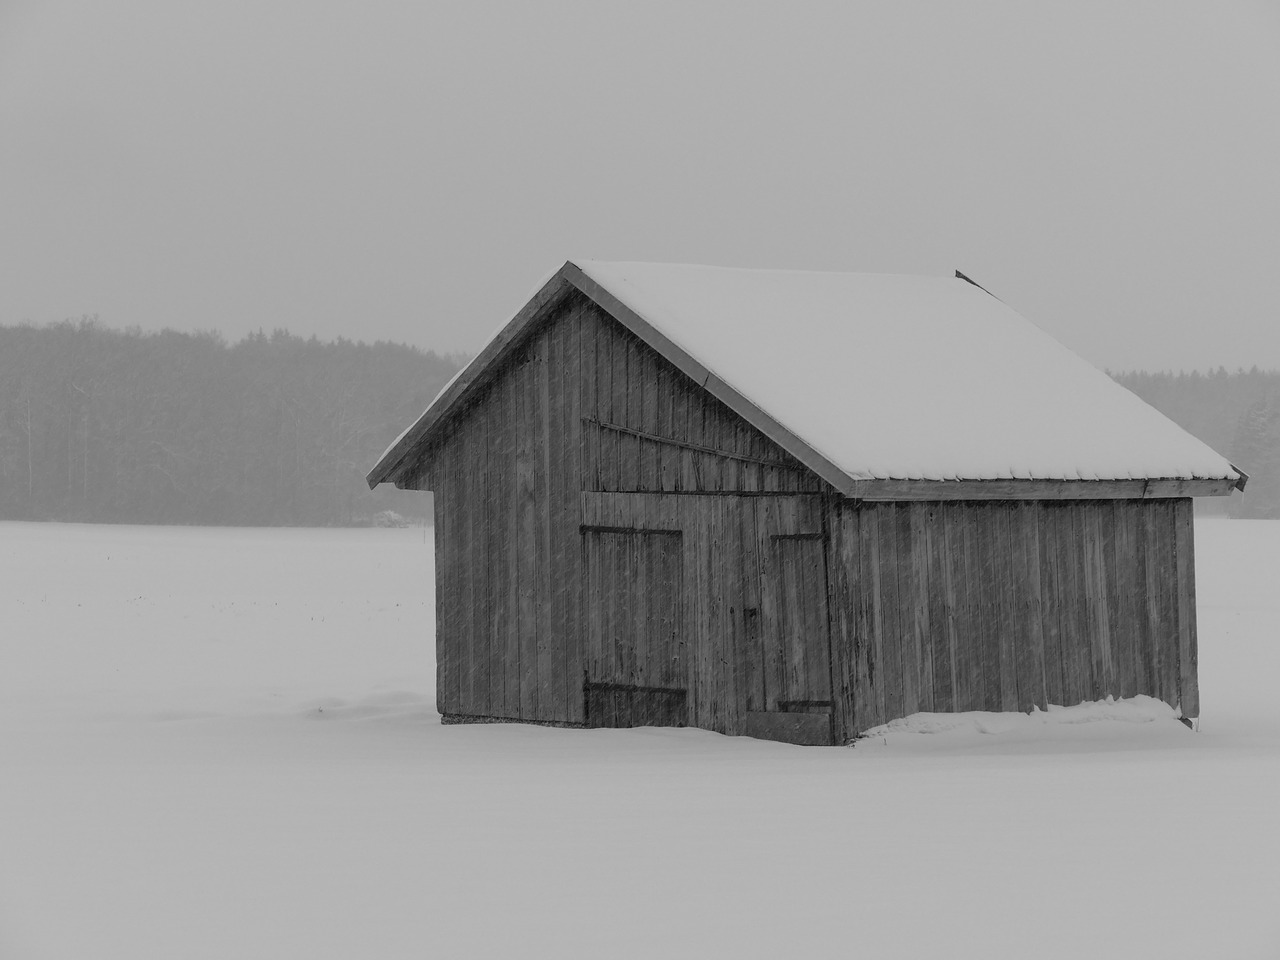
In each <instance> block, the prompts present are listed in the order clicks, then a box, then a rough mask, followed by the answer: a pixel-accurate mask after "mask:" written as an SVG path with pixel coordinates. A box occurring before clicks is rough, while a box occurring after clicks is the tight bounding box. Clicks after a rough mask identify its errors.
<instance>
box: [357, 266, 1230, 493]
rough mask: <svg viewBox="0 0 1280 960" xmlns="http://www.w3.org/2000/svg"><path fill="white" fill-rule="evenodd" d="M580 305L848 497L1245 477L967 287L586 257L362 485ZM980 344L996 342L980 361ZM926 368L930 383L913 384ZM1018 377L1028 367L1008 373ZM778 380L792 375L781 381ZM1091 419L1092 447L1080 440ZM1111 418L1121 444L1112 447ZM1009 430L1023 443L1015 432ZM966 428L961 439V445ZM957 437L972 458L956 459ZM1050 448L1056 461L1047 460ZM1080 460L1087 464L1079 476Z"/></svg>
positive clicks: (1219, 483)
mask: <svg viewBox="0 0 1280 960" xmlns="http://www.w3.org/2000/svg"><path fill="white" fill-rule="evenodd" d="M575 291H579V292H581V293H582V294H584V295H585V296H586V297H588V298H589V299H590V300H591V301H592V302H594V303H595V304H596V305H597V306H599V307H600V308H601V309H602V310H604V311H605V312H606V313H608V314H609V315H610V316H611V317H613V318H614V319H615V320H617V321H618V322H619V323H620V324H621V325H622V326H623V327H625V328H626V329H627V330H629V331H630V332H631V333H633V334H634V335H635V336H636V337H638V338H639V339H640V340H641V341H643V342H644V343H646V344H647V345H648V346H650V347H651V348H652V349H653V350H655V351H656V352H657V353H658V354H660V355H661V356H662V357H664V358H665V359H666V360H667V361H669V362H670V363H671V364H673V365H674V366H675V367H676V368H677V369H679V370H680V371H681V372H683V373H684V374H685V375H686V376H688V377H689V378H690V379H692V380H693V382H694V383H695V384H696V385H697V386H699V387H701V388H702V389H703V390H705V391H706V392H707V393H709V394H711V395H712V396H714V397H715V398H716V399H718V400H719V401H721V402H722V403H724V404H725V405H726V406H727V407H729V409H731V410H733V411H734V412H735V413H737V414H738V415H739V416H741V417H742V418H743V419H744V420H746V421H747V422H748V423H750V424H751V425H752V426H754V427H755V428H757V429H758V430H760V431H761V432H762V433H763V434H764V435H765V436H767V437H769V438H770V439H771V440H772V441H774V442H775V443H777V444H778V446H780V447H781V448H782V449H783V450H785V451H787V452H788V453H789V454H791V455H792V456H794V457H795V458H796V459H797V460H799V461H800V462H801V463H803V464H804V465H805V466H806V467H808V468H809V469H810V470H812V471H813V473H815V474H816V475H817V476H818V477H820V478H822V479H823V480H824V481H826V482H827V483H829V484H830V485H831V486H832V487H833V488H835V489H836V490H838V491H840V492H841V493H842V494H844V495H845V496H847V497H852V498H859V499H868V500H936V499H985V498H997V499H1013V498H1077V497H1099V498H1129V497H1169V496H1193V495H1223V494H1227V493H1230V491H1231V489H1232V488H1233V487H1240V488H1243V482H1244V479H1245V478H1244V475H1243V474H1242V473H1241V472H1240V471H1238V470H1236V469H1235V468H1234V467H1232V466H1231V465H1230V464H1228V463H1227V462H1226V461H1225V460H1223V459H1222V458H1221V457H1219V456H1218V455H1217V454H1215V453H1213V451H1212V450H1210V449H1209V448H1208V447H1206V446H1204V444H1202V443H1200V442H1199V441H1198V440H1195V438H1193V437H1191V436H1190V435H1189V434H1186V433H1185V432H1184V431H1182V430H1181V428H1179V427H1177V426H1176V425H1174V424H1173V423H1172V422H1170V421H1168V420H1167V419H1166V418H1164V417H1163V416H1162V415H1161V414H1159V413H1158V412H1156V411H1155V410H1153V409H1151V408H1150V407H1147V406H1146V405H1145V404H1144V403H1142V401H1140V400H1138V398H1136V397H1134V396H1133V395H1132V394H1130V393H1129V392H1128V391H1126V390H1124V389H1123V388H1121V387H1119V386H1118V385H1116V384H1114V383H1113V382H1112V381H1111V380H1110V378H1107V377H1106V376H1105V375H1104V374H1102V373H1100V372H1099V371H1096V370H1094V369H1093V368H1092V367H1090V366H1089V365H1088V364H1087V363H1085V362H1084V361H1083V360H1081V359H1079V358H1078V357H1076V356H1075V355H1074V354H1071V353H1070V352H1069V351H1067V350H1066V348H1064V347H1061V345H1059V344H1057V343H1056V342H1055V341H1052V340H1051V338H1049V337H1047V336H1046V335H1045V334H1043V333H1041V332H1040V331H1039V330H1037V329H1036V328H1034V327H1033V326H1032V325H1031V324H1029V323H1028V322H1027V321H1026V320H1024V319H1022V318H1021V317H1018V316H1017V314H1015V313H1014V312H1013V311H1012V310H1010V309H1009V308H1008V307H1005V306H1004V305H1003V304H1001V303H1000V302H999V301H997V300H996V299H995V298H994V297H991V296H990V295H989V294H987V293H986V292H985V291H983V290H982V288H980V287H978V286H977V285H976V284H974V283H973V281H971V280H969V278H967V277H963V276H962V275H959V278H958V279H951V278H926V277H897V276H890V275H867V274H861V275H860V274H814V273H801V272H796V271H746V270H731V269H726V268H712V267H689V266H679V265H668V264H615V263H596V262H591V261H582V263H581V265H579V264H575V263H572V262H566V263H565V264H564V266H563V267H561V268H560V270H558V271H557V272H556V273H555V274H554V275H553V276H552V277H551V278H550V279H549V280H548V281H547V282H546V283H545V284H544V285H543V287H542V288H541V289H540V290H539V291H538V293H537V294H535V296H534V297H533V298H532V299H531V300H530V301H529V302H528V303H527V304H526V305H525V306H524V307H523V308H522V309H521V310H520V312H519V313H517V314H516V315H515V317H513V318H512V319H511V321H510V322H509V323H507V324H506V326H504V327H503V328H502V330H500V331H499V332H498V334H497V335H496V336H495V337H494V338H493V339H492V340H491V341H490V342H489V343H488V344H487V345H486V346H485V348H484V349H483V350H482V351H481V352H480V354H479V355H478V356H477V357H476V358H475V359H474V360H473V361H472V362H471V363H470V364H468V365H467V366H466V367H465V368H464V369H463V370H462V371H460V372H459V374H458V375H457V376H456V377H455V378H454V379H453V380H452V381H451V382H450V383H449V384H448V385H447V386H446V387H445V389H444V390H443V391H441V393H440V395H439V396H437V397H436V399H435V400H434V401H433V402H432V404H431V405H430V407H428V409H427V410H426V411H425V412H424V413H423V415H422V416H421V417H420V418H419V419H418V420H417V421H416V422H415V423H414V424H413V425H412V426H411V427H410V428H409V429H408V430H406V431H405V432H404V434H402V435H401V436H400V437H399V438H397V440H396V441H395V442H394V443H392V444H391V446H390V447H388V449H387V451H386V452H385V453H384V454H383V456H382V457H381V458H380V459H379V461H378V463H377V465H376V466H375V467H374V468H373V470H372V471H370V473H369V475H368V478H367V479H368V482H369V485H370V486H371V487H372V486H375V485H376V484H378V483H380V482H383V481H396V480H399V479H401V478H402V477H403V474H404V472H405V471H406V469H407V468H408V466H409V464H410V463H411V462H412V460H413V453H414V451H415V450H418V449H419V448H420V447H421V446H422V445H423V444H424V443H426V442H427V441H428V440H429V439H430V438H431V436H432V435H433V432H434V431H435V430H436V429H437V428H438V427H439V426H440V425H441V424H442V423H443V422H444V421H445V420H446V419H448V416H449V414H450V413H451V412H452V411H454V410H455V409H458V408H459V406H460V405H461V404H463V403H464V402H465V400H466V399H467V398H468V397H470V396H473V395H474V394H475V392H476V391H478V390H479V389H481V388H482V387H483V385H484V384H485V383H486V382H488V380H489V379H490V378H491V377H492V376H493V374H494V371H495V370H497V369H499V368H500V366H501V364H502V361H503V360H504V359H505V358H506V357H507V356H509V355H510V354H511V352H512V351H514V350H515V349H517V348H518V347H519V346H520V344H521V343H523V342H524V341H525V340H526V339H527V337H528V336H529V335H530V334H531V333H532V332H533V330H535V329H536V328H537V326H538V325H539V324H540V322H542V321H543V320H545V319H546V318H547V317H548V316H550V315H551V314H552V313H553V312H554V310H555V309H556V307H557V306H558V305H559V304H560V303H561V302H562V301H563V300H564V298H565V297H567V296H569V295H571V294H572V293H574V292H575ZM973 298H980V299H981V301H985V302H975V301H974V299H973ZM868 318H870V319H869V320H868ZM953 320H954V329H952V328H951V326H950V325H951V324H952V321H953ZM846 321H847V322H846ZM940 322H941V323H942V324H943V326H939V323H940ZM824 323H825V324H826V327H825V328H824V327H823V324H824ZM833 323H834V324H835V326H834V327H833V326H832V324H833ZM913 325H914V326H915V327H919V329H916V330H913V329H910V328H911V327H912V326H913ZM940 333H941V334H947V335H951V336H952V338H953V341H954V342H952V343H950V344H948V345H947V346H946V349H945V350H943V351H941V353H940V350H939V349H938V344H936V343H929V342H923V343H921V342H920V340H919V338H920V337H928V336H930V335H932V336H933V337H935V338H936V337H937V336H938V335H939V334H940ZM965 337H969V338H970V340H969V342H966V340H965ZM976 338H986V339H988V340H995V339H997V338H998V339H999V341H1000V342H999V343H997V342H991V343H984V344H981V345H980V346H981V348H982V349H974V347H975V343H974V342H973V340H974V339H976ZM677 341H679V342H677ZM1005 341H1009V342H1011V344H1012V346H1011V347H1010V346H1009V345H1008V344H1006V343H1005ZM913 343H915V344H916V346H917V349H911V346H912V344H913ZM1002 345H1004V346H1006V347H1008V350H1006V351H1005V353H1006V354H1007V355H1002V357H1001V359H1002V360H1005V361H1007V363H1006V365H1005V366H1000V365H999V364H995V365H992V364H989V363H988V364H987V367H988V368H989V369H987V370H985V371H983V370H978V371H975V372H974V373H973V375H972V376H973V378H974V382H968V381H966V380H965V378H964V373H965V371H964V370H963V369H961V370H959V371H957V370H956V369H954V368H949V367H948V366H947V365H945V364H950V363H951V361H954V363H955V364H964V363H965V361H966V356H967V357H968V359H969V361H970V362H971V364H973V365H981V364H982V361H983V352H984V351H985V350H987V349H995V350H997V352H999V351H998V348H999V347H1000V346H1002ZM931 347H932V351H931V350H930V348H931ZM966 348H967V349H966ZM842 351H843V353H844V356H845V357H846V358H847V360H848V362H847V363H843V362H842ZM931 359H932V362H933V363H934V364H935V366H934V368H933V369H934V372H935V381H936V382H931V383H924V384H921V383H919V382H917V383H915V384H912V383H910V382H908V381H909V378H910V376H911V375H913V374H914V375H915V376H916V377H917V380H918V379H919V377H920V373H921V371H920V364H922V363H923V364H925V366H926V367H927V366H928V364H929V362H930V360H931ZM939 359H941V360H942V361H943V363H944V365H937V364H938V362H939ZM1019 363H1022V364H1029V365H1030V366H1031V368H1032V369H1029V370H1023V369H1018V368H1016V367H1014V368H1009V367H1008V364H1015V365H1016V364H1019ZM913 365H914V366H913ZM789 366H791V367H800V368H801V369H800V371H793V373H794V372H801V375H800V376H794V375H792V376H788V371H787V368H788V367H789ZM895 367H896V369H895ZM997 375H1002V376H1003V379H1004V380H1005V381H1012V386H1013V387H1014V388H1017V387H1018V386H1019V383H1021V384H1022V385H1033V386H1034V389H1033V390H1032V392H1030V393H1029V394H1028V395H1025V396H1018V395H1016V394H1011V395H1008V396H1005V397H1004V399H1003V404H1002V403H1000V402H999V400H1000V398H999V395H998V393H993V390H995V391H998V390H999V388H1000V384H992V383H991V382H990V381H991V379H992V377H993V376H997ZM979 377H981V378H982V379H981V381H980V382H979V381H978V378H979ZM947 378H950V381H951V382H950V383H947V382H943V381H946V380H947ZM1019 378H1021V379H1020V381H1019ZM1006 386H1008V384H1006ZM1028 389H1031V386H1028ZM904 390H905V391H913V393H910V394H907V395H905V396H904V394H903V391H904ZM930 390H932V391H934V392H933V394H932V395H930V393H929V391H930ZM1055 391H1056V392H1055ZM1067 392H1070V393H1072V394H1073V395H1072V396H1064V395H1063V394H1064V393H1067ZM966 394H967V395H966ZM993 401H994V402H993ZM966 402H968V404H969V405H970V406H971V407H972V409H970V410H969V411H967V413H968V415H969V416H970V418H982V417H985V418H987V420H992V419H995V420H1001V418H1003V419H1002V421H1001V422H997V423H992V424H989V425H987V426H984V427H981V428H979V427H977V426H976V425H975V424H974V423H973V422H972V420H970V421H968V422H966V421H965V419H964V416H965V414H966V409H965V408H966ZM1072 405H1076V406H1078V407H1079V410H1078V411H1077V410H1075V409H1074V408H1073V407H1072ZM1037 406H1039V407H1040V409H1038V410H1037V409H1036V408H1037ZM957 414H959V416H960V419H959V420H957V419H956V417H957ZM1037 415H1039V416H1040V417H1041V418H1042V419H1041V421H1040V422H1039V427H1040V429H1041V434H1040V435H1037V434H1036V433H1035V432H1034V430H1035V429H1036V428H1037V420H1036V419H1035V418H1036V416H1037ZM948 417H950V418H952V422H951V423H948V421H947V418H948ZM1091 418H1092V422H1093V424H1094V429H1095V430H1097V431H1098V432H1097V435H1096V436H1095V435H1089V434H1088V432H1087V431H1088V429H1089V426H1090V420H1091ZM1117 420H1118V421H1119V422H1120V424H1121V428H1123V427H1127V428H1128V435H1127V436H1125V435H1121V436H1119V437H1117V435H1116V430H1117V428H1116V426H1115V422H1116V421H1117ZM957 425H959V427H961V428H963V429H957ZM1015 427H1021V428H1022V429H1023V432H1024V433H1025V434H1027V435H1026V436H1023V437H1019V436H1017V435H1014V434H1016V430H1014V429H1013V428H1015ZM1104 428H1105V430H1104ZM964 430H968V433H969V436H967V437H966V436H957V434H961V433H963V432H964ZM1000 431H1003V432H1004V433H1005V434H1010V435H1007V436H1005V435H1001V433H1000ZM1107 431H1109V432H1107ZM1121 432H1122V434H1123V429H1122V430H1121ZM966 440H967V441H968V443H969V446H970V447H971V448H972V447H977V448H978V449H977V450H976V452H975V450H973V449H965V446H964V445H965V443H966ZM1103 441H1109V442H1110V444H1111V449H1112V450H1113V451H1114V452H1113V453H1112V454H1111V459H1110V460H1108V459H1107V458H1106V457H1102V456H1099V455H1097V453H1096V450H1095V449H1094V448H1095V447H1097V446H1098V445H1099V444H1103ZM1054 443H1058V444H1060V445H1061V446H1062V447H1063V449H1061V450H1057V449H1053V450H1050V447H1051V446H1052V445H1053V444H1054ZM983 444H986V447H985V448H984V447H983ZM1073 444H1074V450H1073V449H1071V447H1072V445H1073ZM1103 445H1104V446H1105V444H1103ZM930 447H933V448H935V449H929V448H930ZM1010 450H1012V451H1014V452H1015V456H1016V455H1018V454H1019V453H1021V454H1024V455H1025V454H1027V453H1028V451H1030V453H1031V454H1033V455H1032V456H1030V458H1029V460H1024V464H1025V465H1024V466H1022V467H1017V466H1010V465H1009V464H1007V463H1006V462H1005V461H1006V460H1009V459H1010V458H1009V456H1008V453H1009V451H1010ZM1036 451H1038V452H1039V457H1040V462H1039V463H1036V462H1034V461H1035V456H1034V454H1035V453H1036ZM1046 451H1048V452H1050V453H1051V454H1052V456H1046V455H1045V454H1046ZM1126 451H1127V452H1128V454H1129V455H1128V456H1127V459H1123V457H1124V455H1125V453H1126ZM1135 451H1136V452H1137V454H1138V455H1133V454H1134V452H1135ZM1073 453H1075V454H1077V455H1078V456H1079V457H1080V459H1081V460H1082V461H1087V462H1084V467H1085V469H1084V470H1081V469H1079V468H1078V467H1077V466H1076V464H1075V463H1074V462H1073V461H1072V459H1071V458H1072V454H1073ZM931 457H932V458H933V459H932V460H931V459H930V458H931ZM1002 457H1003V458H1004V459H1003V460H1002V459H1001V458H1002ZM949 458H950V460H952V461H953V463H948V459H949ZM984 458H985V459H984Z"/></svg>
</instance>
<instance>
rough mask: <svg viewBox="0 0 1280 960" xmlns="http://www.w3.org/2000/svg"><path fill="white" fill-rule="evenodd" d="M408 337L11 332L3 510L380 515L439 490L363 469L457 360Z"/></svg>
mask: <svg viewBox="0 0 1280 960" xmlns="http://www.w3.org/2000/svg"><path fill="white" fill-rule="evenodd" d="M459 363H460V360H459V358H457V357H451V356H439V355H437V354H435V353H431V352H429V351H422V350H418V349H415V348H413V347H409V346H405V345H403V344H396V343H385V342H380V343H374V344H372V345H370V344H366V343H353V342H352V341H350V340H344V339H339V340H337V341H335V342H332V343H324V342H321V341H319V340H317V339H315V338H312V339H310V340H306V339H303V338H301V337H297V336H293V335H291V334H289V333H287V332H285V331H282V330H277V331H275V332H274V333H272V334H270V335H266V334H263V333H257V334H253V335H251V336H249V337H246V338H245V339H244V340H241V341H240V342H239V343H235V344H228V343H226V342H225V341H224V340H223V339H222V337H221V336H220V335H218V334H216V333H196V334H189V333H178V332H175V331H172V330H166V331H164V332H161V333H142V332H140V331H138V330H125V331H119V330H111V329H108V328H105V327H102V326H100V325H98V324H97V323H95V322H93V321H92V320H89V319H83V320H81V321H79V322H71V321H66V322H63V323H58V324H53V325H49V326H43V327H35V326H17V327H0V518H3V519H10V520H12V519H40V520H45V519H48V520H87V521H104V522H116V523H201V524H244V525H259V524H261V525H272V524H296V525H327V524H353V523H368V522H370V520H371V518H372V517H373V516H374V515H375V514H377V513H379V512H381V511H383V510H386V509H393V510H395V511H397V512H399V513H401V514H404V515H411V514H414V513H418V514H420V513H422V512H423V511H424V510H425V509H426V505H427V502H428V498H425V497H423V496H421V495H415V494H411V493H404V492H401V491H396V490H394V489H392V488H389V487H384V488H379V490H378V491H376V492H371V491H370V490H369V489H368V487H367V486H366V484H365V482H364V475H365V473H366V472H367V471H368V470H369V468H370V467H372V466H373V463H374V460H375V459H376V458H377V457H378V455H379V454H380V453H381V452H382V451H383V449H385V447H386V446H387V444H388V443H390V442H391V440H393V439H394V438H395V437H396V436H397V435H398V434H399V433H400V431H401V430H403V429H404V428H405V426H406V425H407V424H409V423H410V422H411V421H412V420H413V419H414V418H416V417H417V416H418V415H419V414H420V413H421V412H422V411H423V410H424V409H425V408H426V406H427V404H428V403H429V402H430V401H431V398H432V397H434V396H435V394H436V393H437V392H438V391H439V390H440V388H441V387H442V386H443V385H444V384H445V382H446V381H447V380H448V379H449V378H450V377H451V376H452V375H453V373H454V372H455V371H456V370H457V369H458V366H459Z"/></svg>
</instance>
